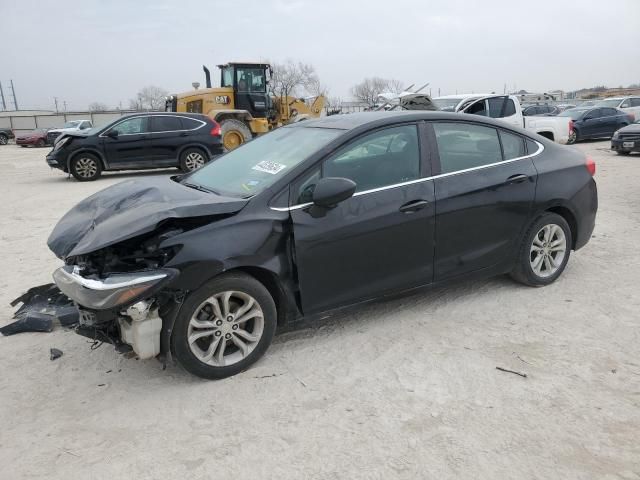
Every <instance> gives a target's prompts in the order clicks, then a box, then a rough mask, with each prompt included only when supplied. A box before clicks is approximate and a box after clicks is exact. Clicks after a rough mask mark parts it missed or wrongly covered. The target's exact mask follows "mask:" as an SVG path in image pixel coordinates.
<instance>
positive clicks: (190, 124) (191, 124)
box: [180, 117, 202, 130]
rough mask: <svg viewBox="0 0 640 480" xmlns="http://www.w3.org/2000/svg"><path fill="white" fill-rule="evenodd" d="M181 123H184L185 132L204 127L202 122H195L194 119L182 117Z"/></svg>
mask: <svg viewBox="0 0 640 480" xmlns="http://www.w3.org/2000/svg"><path fill="white" fill-rule="evenodd" d="M180 121H181V122H182V129H183V130H195V129H196V128H198V127H201V126H202V122H199V121H198V120H194V119H193V118H187V117H180Z"/></svg>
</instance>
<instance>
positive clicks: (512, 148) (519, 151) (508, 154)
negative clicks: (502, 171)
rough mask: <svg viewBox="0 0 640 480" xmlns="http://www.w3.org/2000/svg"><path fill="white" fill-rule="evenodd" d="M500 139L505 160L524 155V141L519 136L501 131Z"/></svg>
mask: <svg viewBox="0 0 640 480" xmlns="http://www.w3.org/2000/svg"><path fill="white" fill-rule="evenodd" d="M500 140H501V141H502V151H503V153H504V159H505V160H511V159H513V158H518V157H524V141H523V139H522V137H521V136H519V135H514V134H513V133H507V132H502V131H501V132H500Z"/></svg>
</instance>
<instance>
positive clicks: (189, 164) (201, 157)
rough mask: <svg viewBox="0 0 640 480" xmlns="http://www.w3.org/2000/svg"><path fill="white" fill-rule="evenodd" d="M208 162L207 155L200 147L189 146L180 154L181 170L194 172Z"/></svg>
mask: <svg viewBox="0 0 640 480" xmlns="http://www.w3.org/2000/svg"><path fill="white" fill-rule="evenodd" d="M205 163H207V157H206V155H205V154H204V152H203V151H202V150H200V149H199V148H187V149H186V150H185V151H184V152H182V154H181V155H180V170H182V171H183V172H185V173H188V172H192V171H194V170H196V169H198V168H200V167H202V166H203V165H204V164H205Z"/></svg>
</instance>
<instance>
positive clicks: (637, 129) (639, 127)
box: [618, 123, 640, 133]
mask: <svg viewBox="0 0 640 480" xmlns="http://www.w3.org/2000/svg"><path fill="white" fill-rule="evenodd" d="M618 132H621V133H640V123H632V124H631V125H627V126H626V127H622V128H621V129H620V130H618Z"/></svg>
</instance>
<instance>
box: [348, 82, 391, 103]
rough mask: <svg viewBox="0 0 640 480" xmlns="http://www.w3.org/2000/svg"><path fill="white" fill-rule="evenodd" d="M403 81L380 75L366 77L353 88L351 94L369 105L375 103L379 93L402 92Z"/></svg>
mask: <svg viewBox="0 0 640 480" xmlns="http://www.w3.org/2000/svg"><path fill="white" fill-rule="evenodd" d="M402 90H403V88H402V82H400V81H398V80H393V79H391V80H389V79H385V78H380V77H371V78H365V79H364V80H363V81H362V82H360V83H358V84H357V85H354V86H353V87H352V88H351V94H352V95H353V96H354V97H355V98H356V99H358V100H360V101H361V102H363V103H366V104H367V105H375V104H376V102H377V100H378V95H380V94H381V93H384V92H392V93H400V92H402Z"/></svg>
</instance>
